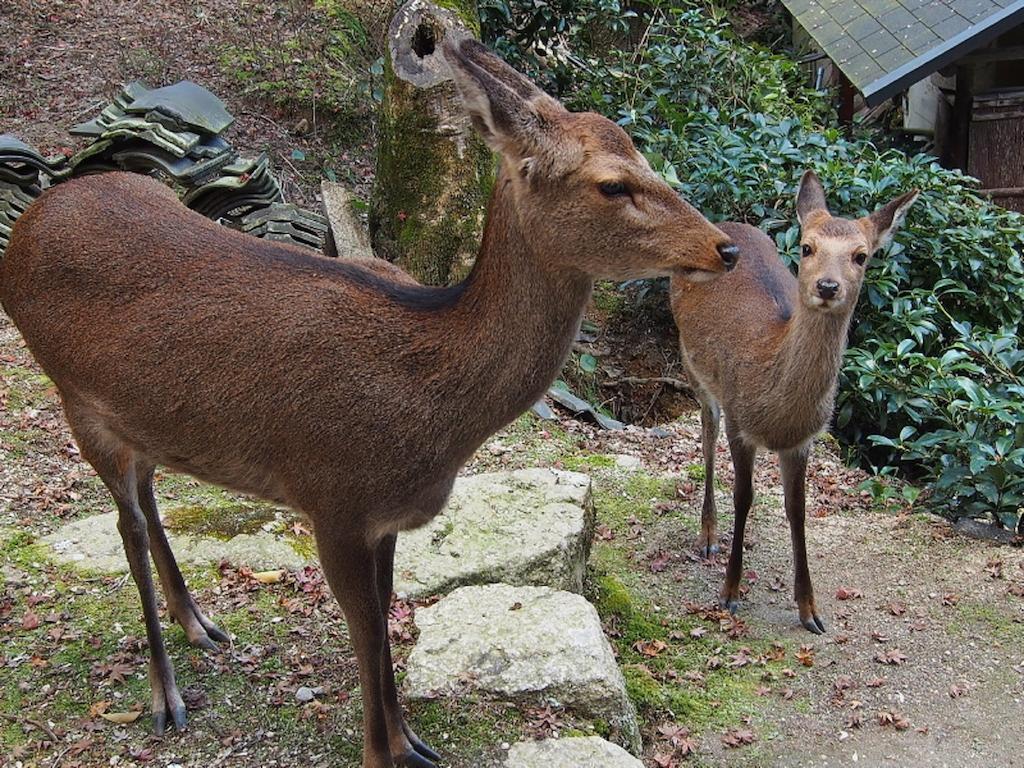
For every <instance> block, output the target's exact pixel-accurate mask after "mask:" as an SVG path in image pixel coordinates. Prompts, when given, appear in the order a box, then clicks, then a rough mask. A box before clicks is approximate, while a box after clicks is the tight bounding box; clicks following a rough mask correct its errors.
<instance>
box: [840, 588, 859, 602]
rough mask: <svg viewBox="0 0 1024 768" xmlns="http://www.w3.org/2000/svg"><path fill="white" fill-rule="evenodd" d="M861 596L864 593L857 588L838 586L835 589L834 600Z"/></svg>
mask: <svg viewBox="0 0 1024 768" xmlns="http://www.w3.org/2000/svg"><path fill="white" fill-rule="evenodd" d="M861 597H864V593H863V592H861V591H860V590H859V589H853V588H851V587H840V588H839V589H837V590H836V600H856V599H858V598H861Z"/></svg>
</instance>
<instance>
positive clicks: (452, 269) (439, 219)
mask: <svg viewBox="0 0 1024 768" xmlns="http://www.w3.org/2000/svg"><path fill="white" fill-rule="evenodd" d="M384 63H385V68H384V101H383V103H382V104H381V108H380V113H379V114H380V123H379V137H378V142H377V146H378V153H377V177H376V186H375V189H374V193H373V198H372V201H371V208H370V234H371V237H372V239H373V246H374V251H375V252H376V253H377V255H378V256H381V257H383V258H386V259H388V260H389V261H392V262H395V263H397V264H399V265H401V266H402V267H403V268H404V269H405V270H407V271H408V272H409V273H410V274H411V275H413V276H414V277H415V278H417V279H418V280H420V281H421V282H423V283H427V284H430V285H446V284H453V283H456V282H458V281H459V280H461V279H463V278H464V277H465V276H466V275H467V274H468V273H469V269H470V267H471V265H472V262H473V260H474V258H475V257H476V253H477V251H478V249H479V245H480V239H481V236H482V232H483V219H484V208H485V206H486V204H487V201H488V199H489V198H490V196H491V191H492V189H493V186H494V176H495V159H494V157H493V155H492V154H491V151H490V150H489V149H488V147H487V145H486V144H485V143H484V141H483V139H481V138H480V136H479V135H477V134H476V133H475V132H474V133H473V134H472V135H471V136H469V137H468V140H467V141H466V142H465V143H464V146H458V145H457V143H456V142H454V141H453V140H452V138H451V137H450V136H449V135H446V134H445V133H444V132H440V131H438V130H437V125H436V119H437V118H436V117H435V114H434V113H435V112H436V107H433V106H432V105H431V102H432V100H433V98H434V94H433V92H432V91H423V90H421V89H417V88H414V87H412V86H411V85H409V84H408V83H405V82H404V81H402V80H400V79H399V78H398V77H396V75H395V73H394V70H393V69H392V67H391V63H390V61H389V59H388V57H387V56H385V57H384Z"/></svg>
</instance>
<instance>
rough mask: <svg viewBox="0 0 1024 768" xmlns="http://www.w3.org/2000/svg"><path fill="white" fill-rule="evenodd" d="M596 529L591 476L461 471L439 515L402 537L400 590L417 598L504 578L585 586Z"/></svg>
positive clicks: (528, 471)
mask: <svg viewBox="0 0 1024 768" xmlns="http://www.w3.org/2000/svg"><path fill="white" fill-rule="evenodd" d="M593 534H594V505H593V503H592V501H591V483H590V477H589V476H587V475H584V474H580V473H578V472H561V471H558V470H553V469H521V470H516V471H513V472H491V473H487V474H482V475H472V476H469V477H462V478H459V480H458V481H457V482H456V484H455V488H454V489H453V491H452V496H451V499H449V501H448V505H447V507H446V508H445V509H444V510H443V511H442V512H441V514H440V515H438V516H437V517H436V518H434V520H432V521H431V522H430V523H428V524H427V525H425V526H424V527H422V528H419V529H417V530H415V531H408V532H407V533H403V534H400V535H399V536H398V546H397V549H396V551H395V591H396V592H398V594H400V595H403V596H408V597H420V596H425V595H434V594H440V593H444V592H449V591H451V590H452V589H454V588H455V587H460V586H464V585H467V584H492V583H496V582H502V583H505V584H533V585H537V586H549V587H554V588H556V589H566V590H569V591H571V592H581V591H582V590H583V576H584V573H585V571H586V565H587V557H588V556H589V554H590V542H591V540H592V539H593Z"/></svg>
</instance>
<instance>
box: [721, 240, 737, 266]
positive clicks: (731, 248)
mask: <svg viewBox="0 0 1024 768" xmlns="http://www.w3.org/2000/svg"><path fill="white" fill-rule="evenodd" d="M718 255H719V256H721V257H722V263H723V264H725V268H726V269H732V268H733V267H735V266H736V262H737V261H739V258H740V249H739V248H737V247H736V246H735V245H733V244H732V243H722V244H721V245H719V246H718Z"/></svg>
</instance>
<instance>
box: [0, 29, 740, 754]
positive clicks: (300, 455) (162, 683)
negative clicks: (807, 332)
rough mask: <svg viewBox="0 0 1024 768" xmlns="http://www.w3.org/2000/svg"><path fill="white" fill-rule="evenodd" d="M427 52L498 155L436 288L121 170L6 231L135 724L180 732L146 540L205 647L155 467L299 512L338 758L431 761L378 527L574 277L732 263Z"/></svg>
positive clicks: (517, 81) (389, 525) (557, 115)
mask: <svg viewBox="0 0 1024 768" xmlns="http://www.w3.org/2000/svg"><path fill="white" fill-rule="evenodd" d="M444 55H445V57H446V59H447V60H448V62H449V65H450V66H451V69H452V71H453V77H454V79H455V83H456V85H457V88H458V90H459V92H460V94H461V96H462V98H463V101H464V103H465V106H466V108H467V110H468V111H469V113H470V115H471V117H472V120H473V122H474V124H475V125H476V127H477V128H478V129H479V130H480V131H481V132H482V133H483V135H484V136H485V137H486V139H487V141H488V142H489V143H490V145H491V147H493V148H494V149H495V150H497V151H498V152H500V153H501V171H500V175H499V178H498V181H497V183H496V185H495V189H494V194H493V197H492V199H491V202H490V208H489V211H488V216H487V225H486V230H485V233H484V238H483V245H482V247H481V249H480V253H479V256H478V258H477V261H476V265H475V267H474V269H473V271H472V273H471V275H470V276H469V278H468V279H467V280H466V281H465V282H464V283H462V284H461V285H457V286H454V287H450V288H430V287H424V286H421V285H419V284H417V283H415V282H414V281H413V280H412V279H411V278H409V277H408V276H407V275H405V274H404V273H402V272H401V271H400V270H399V269H397V268H396V267H393V266H391V265H389V264H387V263H385V262H381V261H369V260H366V261H354V260H347V261H346V260H340V261H339V260H330V259H325V258H321V257H318V256H316V255H313V254H311V253H309V252H308V251H304V250H302V249H297V248H292V247H289V246H285V245H281V244H276V243H272V242H268V241H264V240H258V239H256V238H253V237H249V236H247V235H244V234H241V233H238V232H235V231H232V230H230V229H227V228H224V227H221V226H219V225H217V224H214V223H212V222H210V221H208V220H206V219H203V218H202V217H200V216H198V215H196V214H195V213H193V212H191V211H189V210H187V209H186V208H185V207H184V206H183V205H181V204H179V203H178V202H177V201H176V199H175V198H174V195H173V194H171V193H170V192H169V191H167V190H166V189H165V188H164V187H162V186H161V185H160V184H158V183H156V182H155V181H152V180H149V179H146V178H142V177H139V176H135V175H128V174H118V173H111V174H106V175H97V176H90V177H86V178H82V179H79V180H77V181H71V182H68V183H66V184H62V185H60V186H58V187H56V188H54V189H52V190H50V191H48V192H47V193H45V194H44V195H43V196H42V197H41V198H40V199H39V200H38V202H36V203H35V204H34V205H33V206H31V207H30V208H29V210H28V211H26V212H25V214H24V215H23V216H22V218H21V219H20V220H19V221H18V222H17V225H16V226H15V228H14V234H13V238H12V240H11V246H10V249H9V250H8V252H7V257H6V259H5V260H4V261H3V263H2V264H0V299H2V302H3V306H4V308H5V309H6V311H7V312H8V314H9V315H10V316H11V317H12V319H13V320H14V322H15V323H16V324H17V326H18V328H19V329H20V330H21V332H22V334H23V335H24V337H25V340H26V342H27V344H28V346H29V348H30V349H31V351H32V353H33V355H34V356H35V357H36V359H37V360H38V361H39V363H40V365H41V366H42V367H43V369H44V370H45V371H46V372H47V374H48V375H49V376H50V378H51V379H53V382H54V384H55V385H56V387H57V389H58V390H59V392H60V396H61V398H62V400H63V404H64V409H65V413H66V415H67V418H68V422H69V423H70V425H71V428H72V431H73V433H74V435H75V438H76V440H77V441H78V445H79V448H80V449H81V452H82V455H83V456H84V457H85V458H86V459H87V460H88V461H89V462H90V463H91V464H92V465H93V467H95V469H96V471H97V473H98V474H99V475H100V477H101V478H102V479H103V481H104V483H105V484H106V485H107V487H108V488H109V490H110V492H111V494H112V495H113V497H114V500H115V502H116V504H117V509H118V515H119V516H118V528H119V530H120V533H121V536H122V538H123V540H124V546H125V551H126V553H127V556H128V561H129V565H130V568H131V573H132V576H133V577H134V580H135V583H136V585H137V587H138V590H139V594H140V595H141V597H142V606H143V614H144V617H145V624H146V634H147V637H148V639H149V648H150V656H151V658H150V682H151V684H152V690H153V716H154V725H155V728H156V730H157V731H158V732H159V731H162V730H163V729H164V727H165V726H166V722H167V719H168V718H170V720H171V722H172V723H173V724H174V726H175V727H176V728H178V729H179V730H180V729H181V728H183V727H184V725H185V707H184V704H183V702H182V699H181V696H180V695H179V692H178V689H177V687H176V685H175V682H174V671H173V668H172V665H171V661H170V659H169V658H168V655H167V652H166V651H165V649H164V644H163V639H162V637H161V628H160V622H159V618H158V614H157V610H158V609H157V598H156V594H155V591H154V587H153V582H152V578H151V575H150V569H149V560H148V557H147V550H148V552H149V553H152V555H153V559H154V560H155V562H156V566H157V572H158V574H159V578H160V582H161V584H162V586H163V591H164V594H165V596H166V598H167V603H168V609H169V612H170V614H171V615H172V616H173V617H174V618H175V619H177V621H178V622H179V623H180V624H181V625H182V627H183V628H184V631H185V633H186V634H187V636H188V639H189V640H190V642H192V643H193V644H195V645H199V646H204V647H209V646H211V645H212V643H213V641H223V640H225V639H226V637H225V635H224V633H223V632H221V631H220V630H219V629H218V628H217V627H216V626H215V625H214V624H213V623H212V622H211V621H210V619H209V618H207V617H206V616H205V615H204V614H203V613H202V611H201V610H200V609H199V607H198V606H197V604H196V602H195V600H194V599H193V598H192V596H191V595H190V594H189V591H188V589H187V587H186V586H185V583H184V581H183V580H182V576H181V573H180V572H179V570H178V567H177V565H176V563H175V560H174V556H173V554H172V552H171V550H170V548H169V546H168V543H167V539H166V537H165V536H164V531H163V528H162V526H161V522H160V518H159V516H158V513H157V509H156V504H155V502H154V498H153V470H154V467H155V466H157V465H163V466H166V467H169V468H171V469H173V470H176V471H180V472H186V473H188V474H190V475H193V476H195V477H197V478H200V479H202V480H205V481H207V482H211V483H217V484H219V485H222V486H225V487H228V488H232V489H235V490H238V491H242V492H246V493H251V494H255V495H257V496H261V497H263V498H266V499H271V500H274V501H277V502H281V503H285V504H288V505H290V506H292V507H294V508H296V509H299V510H302V511H303V512H305V513H306V514H307V515H308V516H309V517H310V518H311V520H312V522H313V528H314V535H315V538H316V543H317V548H318V551H319V554H320V559H321V562H322V563H323V569H324V573H325V575H326V577H327V580H328V582H329V583H330V586H331V589H332V591H333V592H334V595H335V596H336V597H337V598H338V601H339V602H340V604H341V607H342V609H343V611H344V613H345V616H346V618H347V620H348V625H349V629H350V634H351V638H352V643H353V646H354V648H355V652H356V656H357V658H358V662H359V681H360V686H361V689H362V695H363V716H364V728H365V730H364V752H363V763H362V764H363V766H364V768H386V767H390V766H393V765H396V764H397V765H404V766H420V767H423V766H427V767H429V766H433V765H434V763H433V761H434V760H437V759H438V757H437V755H436V754H435V753H434V752H433V751H432V750H430V749H429V748H428V747H427V746H425V745H424V744H423V742H422V741H420V739H419V738H418V737H417V736H416V734H414V733H413V732H412V730H411V729H410V728H409V727H408V726H407V725H406V723H405V721H404V719H403V715H402V711H401V707H400V705H399V701H398V695H397V692H396V689H395V680H394V674H393V670H392V665H391V651H390V647H389V644H388V639H387V614H388V606H389V603H390V599H391V586H392V561H393V555H394V547H395V536H396V534H397V533H398V532H399V531H403V530H408V529H410V528H414V527H416V526H419V525H422V524H424V523H426V522H427V521H429V520H430V519H431V518H433V517H434V516H435V515H436V514H437V513H438V512H439V511H440V509H441V507H442V505H443V504H444V502H445V500H446V498H447V497H448V493H449V491H450V489H451V487H452V483H453V481H454V479H455V476H456V473H457V472H458V470H459V467H460V466H461V465H462V464H463V463H464V462H465V461H466V460H467V459H468V458H469V457H470V456H471V455H472V453H473V452H474V451H475V450H476V448H478V447H479V446H480V445H481V444H482V443H483V442H484V441H485V440H486V439H487V438H488V436H490V435H491V434H493V433H494V432H495V431H496V430H498V429H499V428H501V427H502V426H503V425H505V424H507V423H508V422H509V421H511V420H512V419H513V418H515V417H516V416H517V415H518V414H519V413H521V412H522V411H523V410H524V409H526V408H527V407H529V406H530V405H531V404H532V403H534V402H536V400H537V398H539V397H540V396H541V394H542V393H543V392H544V391H545V389H546V388H547V387H548V385H549V384H550V383H551V381H552V380H553V379H554V378H555V376H556V375H557V373H558V371H559V369H560V367H561V365H562V363H563V361H564V360H565V358H566V355H567V354H568V352H569V350H570V347H571V345H572V342H573V339H574V337H575V334H576V332H577V329H578V327H579V323H580V318H581V316H582V312H583V309H584V306H585V304H586V303H587V300H588V297H589V296H590V292H591V284H592V281H593V279H594V278H595V277H598V276H600V277H609V278H614V279H622V278H627V277H631V276H645V275H677V276H678V275H683V276H685V277H688V278H690V279H694V280H703V279H711V278H713V277H716V276H717V275H719V274H720V273H723V272H725V271H726V270H727V269H728V268H729V267H731V266H732V265H733V264H734V263H735V261H736V249H735V246H733V245H732V244H731V243H730V241H729V239H728V238H727V237H726V236H725V235H724V234H723V233H722V232H721V231H720V230H718V229H717V228H715V227H714V226H712V225H711V224H709V223H708V222H707V221H706V220H705V219H704V218H703V217H702V216H701V215H700V214H699V213H698V212H697V211H695V210H694V209H693V208H692V207H690V206H689V205H687V204H686V203H684V202H682V201H681V200H680V199H679V198H678V196H677V195H676V194H675V193H674V192H673V191H672V190H671V189H670V188H669V187H668V186H667V185H666V184H665V183H664V182H662V181H661V180H660V179H659V178H658V176H657V175H655V174H654V172H653V171H652V170H651V169H650V167H649V166H648V165H647V163H646V162H645V160H644V159H643V157H642V156H641V155H640V154H639V153H638V152H637V151H636V150H635V149H634V148H633V145H632V143H631V142H630V140H629V138H628V137H627V136H626V134H625V133H624V132H623V131H622V130H621V129H620V128H618V127H617V126H616V125H615V124H614V123H612V122H610V121H608V120H605V119H604V118H602V117H600V116H598V115H595V114H572V113H570V112H568V111H566V110H565V109H564V108H563V107H562V106H561V105H560V104H559V103H558V102H557V101H555V100H554V99H552V98H551V97H549V96H547V95H545V94H544V93H543V92H541V91H540V90H539V89H538V88H536V87H535V86H534V85H533V84H532V83H531V82H529V81H528V80H526V79H525V78H523V77H522V76H521V75H519V74H518V73H517V72H515V71H514V70H513V69H511V68H510V67H508V66H507V65H505V64H504V62H502V61H501V60H500V59H498V58H496V57H495V56H493V55H491V54H490V53H489V52H488V51H487V50H486V49H485V48H484V47H483V46H482V45H480V44H479V43H476V42H473V41H471V40H467V41H463V42H461V43H458V44H455V43H451V42H449V43H447V44H446V45H445V48H444Z"/></svg>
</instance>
